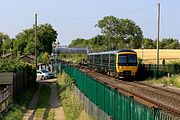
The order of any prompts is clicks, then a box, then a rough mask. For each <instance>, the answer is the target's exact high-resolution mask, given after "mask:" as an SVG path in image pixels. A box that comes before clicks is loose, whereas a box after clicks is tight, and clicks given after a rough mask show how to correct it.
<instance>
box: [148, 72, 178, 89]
mask: <svg viewBox="0 0 180 120" xmlns="http://www.w3.org/2000/svg"><path fill="white" fill-rule="evenodd" d="M145 82H147V83H150V84H163V85H170V86H174V87H177V88H180V75H174V76H172V77H170V78H168V77H163V78H160V79H158V80H147V81H145Z"/></svg>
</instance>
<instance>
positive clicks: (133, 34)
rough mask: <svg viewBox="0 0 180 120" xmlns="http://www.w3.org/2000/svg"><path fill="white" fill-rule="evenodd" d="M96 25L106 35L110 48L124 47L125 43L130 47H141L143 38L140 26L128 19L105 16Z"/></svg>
mask: <svg viewBox="0 0 180 120" xmlns="http://www.w3.org/2000/svg"><path fill="white" fill-rule="evenodd" d="M96 26H98V27H99V28H100V29H101V32H102V34H103V35H105V36H106V39H107V43H108V45H112V47H111V48H112V49H113V48H115V49H117V48H118V47H125V45H126V44H128V45H129V47H130V48H140V47H141V44H142V40H143V35H142V31H141V28H140V27H139V26H138V25H136V24H135V23H134V22H133V21H132V20H130V19H119V18H117V17H114V16H105V17H104V18H103V19H102V20H99V21H98V24H97V25H96ZM114 43H115V44H114ZM118 43H120V44H121V45H119V44H118Z"/></svg>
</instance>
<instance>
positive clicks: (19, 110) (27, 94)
mask: <svg viewBox="0 0 180 120" xmlns="http://www.w3.org/2000/svg"><path fill="white" fill-rule="evenodd" d="M36 89H37V88H36V87H33V88H30V89H26V90H24V92H22V93H21V94H20V95H18V96H16V97H15V102H14V106H13V107H12V108H11V109H9V111H8V112H7V113H5V114H4V115H3V116H4V120H22V117H23V114H24V113H25V112H26V110H27V106H28V104H29V102H30V100H31V99H32V96H33V93H34V92H35V90H36Z"/></svg>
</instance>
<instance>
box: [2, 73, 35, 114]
mask: <svg viewBox="0 0 180 120" xmlns="http://www.w3.org/2000/svg"><path fill="white" fill-rule="evenodd" d="M31 79H32V75H31V74H27V72H20V73H12V72H4V73H0V113H1V112H2V111H4V110H5V109H6V108H8V106H9V105H11V104H12V103H13V97H15V96H16V95H18V94H20V93H22V92H23V90H24V89H26V88H28V87H30V86H32V84H34V83H35V82H36V80H33V81H32V80H31Z"/></svg>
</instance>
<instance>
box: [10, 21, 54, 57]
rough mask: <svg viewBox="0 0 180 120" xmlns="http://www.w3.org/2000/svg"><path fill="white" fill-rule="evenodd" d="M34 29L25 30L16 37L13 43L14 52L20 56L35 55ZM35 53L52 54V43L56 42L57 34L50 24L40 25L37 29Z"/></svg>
mask: <svg viewBox="0 0 180 120" xmlns="http://www.w3.org/2000/svg"><path fill="white" fill-rule="evenodd" d="M34 36H35V27H33V28H29V29H26V30H24V31H22V32H20V33H19V34H18V35H17V36H16V40H15V41H14V49H13V50H14V51H15V52H16V53H17V52H19V53H20V54H22V53H25V54H35V38H34ZM37 36H38V41H37V49H38V50H37V51H38V54H40V53H42V52H48V53H49V54H50V53H51V52H52V43H53V42H55V41H56V38H57V32H56V31H55V30H54V29H53V27H52V26H51V25H50V24H41V25H39V26H38V27H37Z"/></svg>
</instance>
